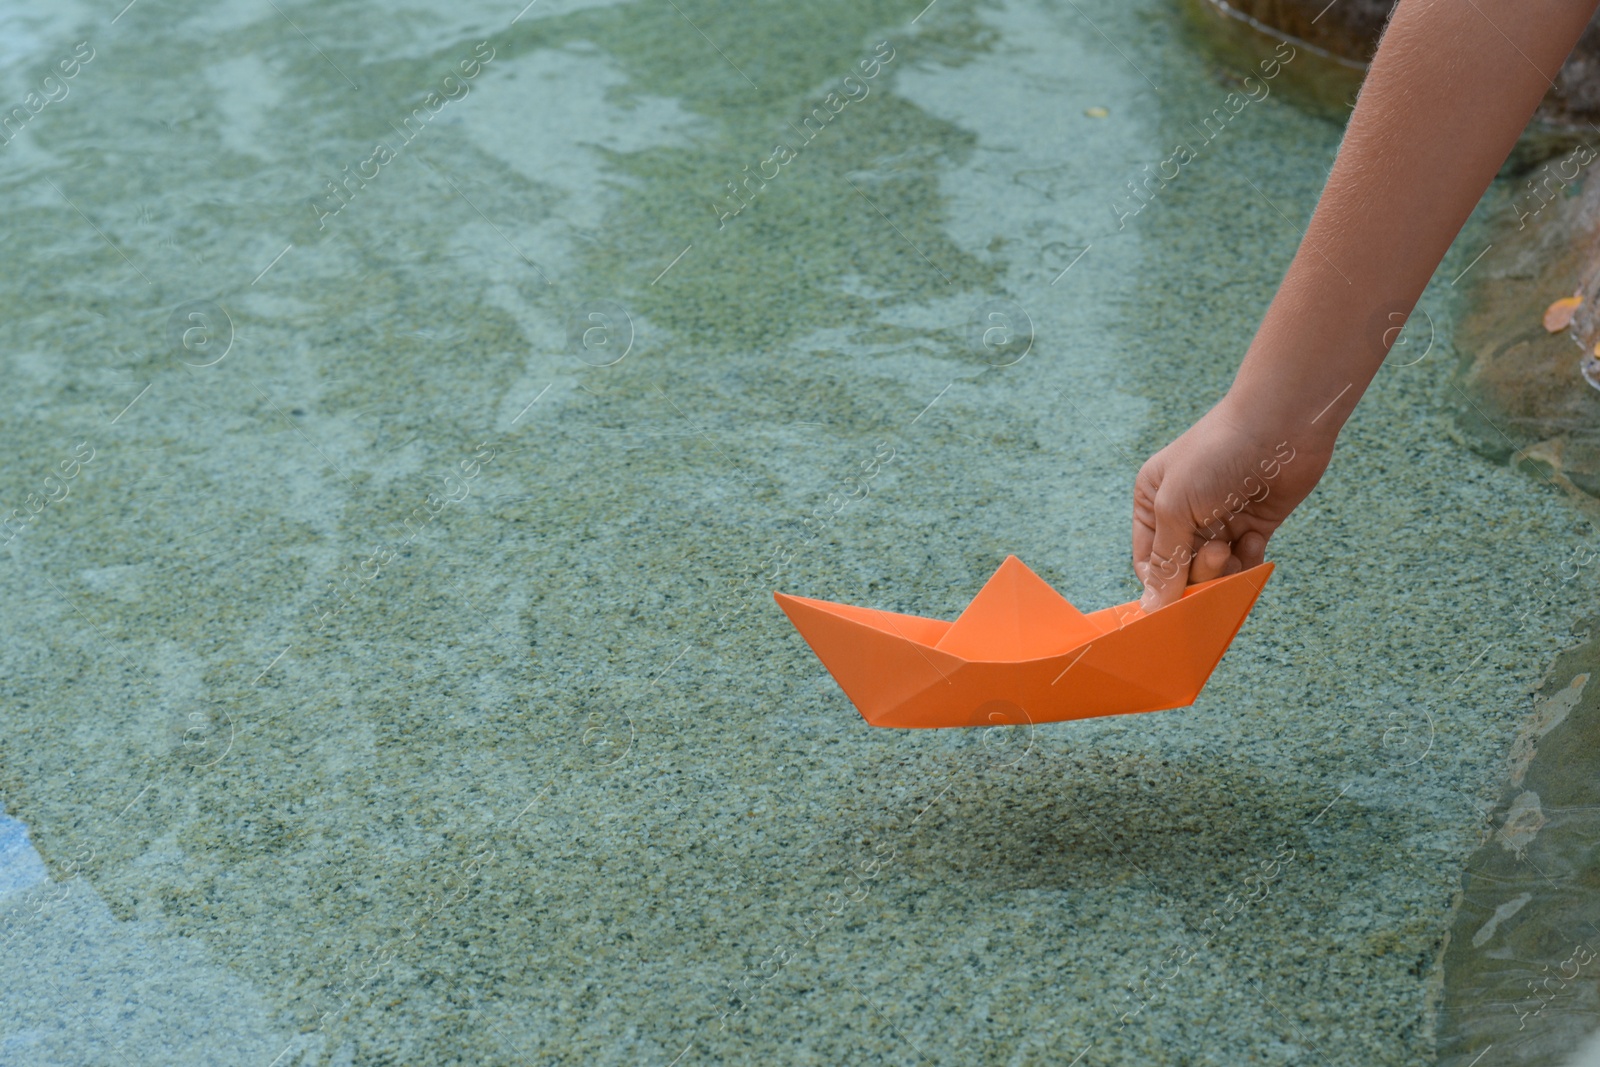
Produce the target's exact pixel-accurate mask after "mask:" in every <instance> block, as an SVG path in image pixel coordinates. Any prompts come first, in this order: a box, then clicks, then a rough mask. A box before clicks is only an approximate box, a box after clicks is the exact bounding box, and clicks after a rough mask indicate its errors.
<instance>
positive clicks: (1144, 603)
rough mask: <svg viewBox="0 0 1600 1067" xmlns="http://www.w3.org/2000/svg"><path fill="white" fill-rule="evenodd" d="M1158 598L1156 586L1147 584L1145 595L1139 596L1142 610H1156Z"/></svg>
mask: <svg viewBox="0 0 1600 1067" xmlns="http://www.w3.org/2000/svg"><path fill="white" fill-rule="evenodd" d="M1156 599H1157V597H1156V587H1155V586H1153V585H1149V584H1146V585H1145V587H1144V596H1142V597H1140V598H1139V610H1140V611H1154V610H1156Z"/></svg>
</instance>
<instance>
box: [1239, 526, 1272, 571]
mask: <svg viewBox="0 0 1600 1067" xmlns="http://www.w3.org/2000/svg"><path fill="white" fill-rule="evenodd" d="M1233 554H1234V556H1236V557H1237V558H1238V560H1239V563H1240V569H1241V570H1245V569H1249V568H1250V567H1255V566H1258V565H1260V564H1261V563H1262V562H1263V561H1265V559H1266V558H1267V535H1266V534H1264V533H1261V532H1259V531H1257V530H1249V531H1247V532H1245V533H1243V534H1241V535H1240V536H1239V539H1238V540H1237V541H1235V542H1234V543H1233Z"/></svg>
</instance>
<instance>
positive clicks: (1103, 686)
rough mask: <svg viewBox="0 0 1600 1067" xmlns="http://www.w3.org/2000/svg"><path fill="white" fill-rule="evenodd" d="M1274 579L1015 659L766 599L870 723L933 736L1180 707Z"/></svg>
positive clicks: (859, 614) (1236, 578)
mask: <svg viewBox="0 0 1600 1067" xmlns="http://www.w3.org/2000/svg"><path fill="white" fill-rule="evenodd" d="M1009 562H1012V561H1008V563H1009ZM1016 565H1017V566H1018V567H1021V564H1020V562H1017V563H1016ZM1024 570H1025V568H1024ZM1028 573H1029V575H1030V576H1031V572H1028ZM1271 573H1272V564H1270V563H1267V564H1262V565H1261V566H1258V567H1253V568H1251V569H1250V570H1247V571H1242V572H1240V573H1239V574H1234V575H1230V576H1228V577H1226V578H1218V579H1216V580H1214V581H1210V582H1204V583H1201V584H1199V585H1195V586H1191V587H1190V588H1189V589H1187V590H1185V592H1184V596H1183V598H1182V599H1181V600H1179V601H1178V602H1177V603H1175V604H1171V605H1169V606H1167V607H1165V608H1162V609H1161V610H1159V611H1156V612H1153V613H1151V614H1145V613H1144V612H1143V611H1141V610H1139V607H1138V604H1137V603H1136V602H1133V603H1129V604H1123V605H1119V606H1118V607H1115V608H1108V609H1106V610H1104V611H1098V612H1094V613H1093V614H1090V615H1087V616H1082V618H1084V619H1086V620H1087V621H1088V622H1089V623H1092V624H1093V626H1094V631H1095V632H1096V633H1097V636H1094V637H1092V638H1090V639H1089V640H1087V641H1084V642H1081V643H1079V644H1076V645H1075V646H1074V647H1071V648H1068V649H1064V650H1062V651H1060V652H1058V653H1056V654H1052V655H1047V656H1043V657H1038V658H1030V659H1021V660H998V659H996V660H974V659H968V658H964V657H962V656H958V655H954V654H952V653H950V652H948V651H943V650H941V649H939V648H936V647H934V646H935V645H936V644H938V643H939V641H940V639H941V638H942V637H943V636H944V634H946V633H947V632H948V631H949V630H950V628H951V627H952V625H954V624H952V623H949V622H945V621H943V620H940V619H925V618H921V617H919V616H915V615H899V614H895V613H893V612H887V611H877V610H875V609H872V608H860V607H853V606H850V605H845V604H834V603H831V602H829V601H825V600H811V599H808V598H805V597H796V596H788V595H786V594H783V593H776V594H774V596H775V597H776V599H777V601H778V604H779V605H780V606H781V607H782V608H783V610H784V613H785V614H787V615H788V617H789V620H790V621H791V622H792V623H794V626H795V629H797V630H799V631H800V634H801V636H802V637H804V638H805V640H806V643H807V644H809V645H810V646H811V649H812V651H813V652H815V653H816V655H817V658H818V659H820V660H821V661H822V663H823V665H824V666H826V667H827V669H828V672H829V673H830V674H832V675H833V678H834V680H835V681H836V682H838V683H839V688H841V689H843V690H844V692H845V695H846V696H848V697H849V698H850V701H851V703H853V704H854V705H855V706H856V709H857V710H858V711H860V712H861V715H862V717H863V718H865V719H866V720H867V722H869V723H871V724H872V725H873V726H887V727H900V728H913V729H935V728H940V727H952V726H995V725H1005V724H1023V723H1044V722H1061V721H1063V720H1067V719H1087V718H1093V717H1097V716H1104V715H1127V714H1132V713H1136V712H1144V711H1160V710H1163V709H1167V708H1179V707H1186V706H1188V705H1190V704H1192V703H1194V701H1195V698H1196V697H1198V696H1199V695H1200V690H1201V688H1202V687H1203V686H1204V685H1205V683H1206V680H1207V679H1208V678H1209V677H1210V676H1211V672H1212V671H1213V670H1215V668H1216V666H1217V663H1218V662H1219V661H1220V660H1221V659H1222V654H1223V653H1224V652H1225V651H1227V648H1228V645H1229V644H1230V643H1231V642H1232V641H1233V637H1234V635H1235V634H1236V633H1238V630H1239V627H1240V626H1241V625H1242V624H1243V623H1244V619H1245V616H1246V615H1248V614H1249V612H1250V609H1251V607H1252V606H1253V605H1254V604H1255V602H1256V598H1257V597H1258V596H1259V595H1260V593H1261V588H1262V586H1264V585H1265V584H1266V581H1267V578H1268V577H1269V576H1270V575H1271Z"/></svg>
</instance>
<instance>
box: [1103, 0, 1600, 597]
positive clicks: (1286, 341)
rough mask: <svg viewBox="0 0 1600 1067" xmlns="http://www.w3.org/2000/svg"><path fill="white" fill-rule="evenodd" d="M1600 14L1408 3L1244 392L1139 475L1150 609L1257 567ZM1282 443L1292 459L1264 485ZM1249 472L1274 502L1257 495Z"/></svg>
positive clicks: (1256, 346)
mask: <svg viewBox="0 0 1600 1067" xmlns="http://www.w3.org/2000/svg"><path fill="white" fill-rule="evenodd" d="M1596 6H1597V0H1401V2H1400V4H1399V6H1398V7H1397V8H1396V9H1395V12H1394V15H1393V17H1392V18H1391V19H1390V23H1389V27H1388V30H1387V31H1386V32H1385V34H1384V37H1383V41H1382V43H1381V45H1380V46H1379V48H1378V53H1377V55H1376V56H1375V57H1374V59H1373V62H1372V67H1371V70H1370V71H1369V72H1368V74H1367V79H1366V82H1365V84H1364V85H1363V86H1362V89H1361V95H1360V97H1359V99H1358V101H1357V104H1356V109H1355V113H1354V114H1353V115H1352V116H1351V117H1350V124H1349V128H1348V129H1347V130H1346V132H1345V136H1344V141H1343V143H1342V144H1341V145H1340V147H1339V153H1338V156H1337V158H1336V159H1335V161H1334V165H1333V170H1332V172H1331V173H1330V175H1329V177H1328V183H1327V186H1326V188H1325V189H1324V190H1323V194H1322V198H1321V200H1320V202H1319V203H1318V204H1317V209H1316V211H1315V213H1314V214H1313V215H1312V218H1311V225H1310V226H1309V227H1308V228H1307V230H1306V234H1305V237H1304V238H1303V239H1302V240H1301V243H1300V248H1299V251H1298V252H1296V254H1295V257H1294V261H1293V262H1292V263H1291V265H1290V267H1289V271H1288V273H1287V274H1286V275H1285V277H1284V280H1283V283H1282V285H1281V286H1280V287H1279V289H1278V293H1277V295H1276V296H1275V297H1274V298H1273V301H1272V304H1271V306H1270V307H1269V308H1268V310H1267V314H1266V316H1265V318H1264V319H1263V320H1262V323H1261V326H1260V328H1259V330H1258V331H1257V333H1256V336H1255V339H1254V340H1253V341H1252V342H1251V344H1250V347H1249V350H1248V351H1247V352H1246V354H1245V357H1244V360H1243V362H1242V363H1241V365H1240V367H1239V373H1238V375H1237V376H1236V377H1235V379H1234V383H1233V386H1232V388H1230V389H1229V391H1228V394H1227V395H1226V396H1225V397H1224V398H1223V399H1222V401H1221V402H1219V403H1218V404H1217V406H1216V407H1215V408H1213V409H1212V410H1211V411H1210V412H1208V413H1207V414H1206V415H1205V416H1203V417H1202V418H1201V419H1200V421H1199V422H1197V423H1196V424H1195V425H1194V426H1193V427H1191V428H1190V430H1188V431H1187V432H1185V433H1184V434H1183V436H1181V437H1179V438H1178V439H1177V440H1176V441H1174V442H1173V443H1172V444H1171V445H1168V446H1167V448H1165V449H1163V450H1162V451H1161V452H1159V453H1157V454H1156V455H1155V456H1153V457H1151V459H1150V460H1149V461H1148V462H1147V463H1146V464H1145V466H1144V468H1143V469H1142V470H1141V471H1140V472H1139V478H1138V483H1137V485H1136V487H1135V491H1134V536H1133V547H1134V567H1135V570H1136V572H1137V573H1138V574H1139V577H1140V579H1141V580H1143V581H1144V582H1145V583H1146V586H1147V590H1146V598H1145V603H1146V605H1147V607H1149V608H1153V607H1157V606H1161V605H1165V604H1168V603H1171V602H1172V601H1173V600H1176V599H1177V598H1178V597H1179V596H1180V595H1181V594H1182V591H1183V587H1184V585H1185V584H1186V583H1187V582H1193V581H1204V580H1206V579H1208V578H1213V577H1216V576H1217V575H1218V574H1224V573H1232V572H1233V571H1236V570H1239V569H1240V568H1241V567H1248V566H1253V565H1255V564H1256V563H1259V562H1261V559H1262V556H1263V553H1264V551H1265V548H1266V543H1267V540H1268V539H1269V538H1270V537H1271V536H1272V533H1273V532H1274V531H1275V530H1276V529H1277V527H1278V526H1279V524H1281V523H1282V522H1283V520H1284V519H1285V518H1287V517H1288V515H1289V513H1290V512H1291V511H1292V510H1293V509H1294V508H1295V507H1296V506H1297V505H1298V504H1299V503H1300V502H1301V501H1302V500H1304V499H1305V497H1306V496H1307V495H1309V493H1310V492H1311V490H1312V489H1313V488H1314V487H1315V485H1316V482H1317V480H1318V479H1319V478H1320V477H1321V475H1322V472H1323V471H1324V470H1325V469H1326V467H1327V464H1328V461H1329V460H1330V459H1331V458H1332V455H1333V445H1334V440H1335V438H1336V437H1337V436H1338V432H1339V429H1340V427H1342V426H1343V425H1344V422H1345V420H1346V419H1347V418H1349V416H1350V413H1351V411H1352V410H1353V409H1354V408H1355V405H1356V402H1357V401H1358V400H1359V399H1360V397H1361V394H1362V393H1363V392H1364V391H1365V390H1366V388H1367V386H1368V384H1369V383H1370V382H1371V381H1372V378H1373V376H1374V375H1375V374H1377V372H1378V368H1379V366H1381V364H1382V362H1383V358H1384V356H1385V354H1386V352H1387V347H1386V346H1387V343H1392V342H1393V340H1394V337H1395V331H1394V330H1393V329H1392V328H1391V327H1392V326H1393V325H1395V324H1398V323H1400V322H1402V321H1404V318H1403V317H1404V316H1405V315H1409V314H1410V312H1411V310H1412V308H1413V307H1414V306H1415V305H1416V302H1417V299H1418V297H1420V296H1421V294H1422V290H1423V288H1424V287H1425V286H1426V285H1427V284H1428V280H1429V278H1430V277H1431V276H1432V275H1433V272H1434V270H1435V269H1437V267H1438V265H1439V261H1440V260H1441V259H1443V258H1444V254H1445V251H1446V250H1447V249H1448V248H1449V247H1450V243H1451V241H1453V240H1454V239H1455V236H1456V234H1457V233H1458V232H1459V231H1460V229H1461V226H1462V224H1463V223H1465V222H1466V219H1467V216H1468V215H1470V214H1471V212H1472V209H1473V207H1474V206H1476V204H1477V202H1478V200H1479V198H1480V197H1482V195H1483V192H1484V190H1485V189H1486V188H1487V187H1488V185H1489V182H1490V181H1491V180H1492V179H1493V178H1494V175H1495V173H1496V172H1497V171H1498V170H1499V168H1500V165H1501V164H1502V163H1504V162H1505V159H1506V157H1507V156H1508V155H1509V154H1510V152H1511V149H1512V147H1513V145H1515V143H1516V140H1517V137H1518V135H1519V134H1520V133H1521V132H1522V129H1523V127H1524V126H1525V125H1526V124H1527V122H1528V119H1529V118H1530V117H1531V116H1532V114H1533V111H1534V108H1535V107H1537V106H1538V103H1539V100H1540V99H1541V97H1542V96H1543V95H1544V93H1545V91H1546V90H1547V89H1548V88H1549V87H1550V85H1551V81H1552V79H1553V78H1554V77H1555V75H1556V73H1557V72H1558V71H1559V70H1560V68H1561V64H1562V62H1563V61H1564V60H1565V59H1566V57H1567V54H1568V53H1569V52H1570V51H1571V50H1572V46H1573V45H1574V44H1575V43H1576V42H1577V40H1578V36H1579V35H1580V34H1581V33H1582V32H1583V29H1584V26H1585V25H1587V23H1588V21H1589V19H1590V17H1591V16H1592V15H1593V14H1594V11H1595V8H1596ZM1280 442H1289V448H1290V451H1292V452H1293V454H1294V457H1295V458H1294V460H1293V461H1292V462H1290V463H1288V464H1280V465H1278V466H1277V467H1276V470H1277V473H1275V474H1274V475H1273V477H1272V478H1271V479H1268V480H1266V481H1264V480H1263V473H1264V471H1265V470H1267V469H1269V468H1266V467H1263V466H1262V464H1263V462H1264V461H1274V457H1275V456H1276V457H1277V458H1278V459H1280V460H1281V456H1282V452H1281V450H1278V446H1279V443H1280ZM1246 479H1254V481H1253V483H1252V484H1253V485H1255V486H1258V487H1261V488H1264V489H1265V490H1267V491H1266V492H1265V495H1262V496H1260V499H1255V497H1256V495H1257V493H1256V491H1253V490H1252V489H1251V488H1250V486H1248V485H1246V484H1245V480H1246ZM1268 481H1270V484H1267V482H1268ZM1240 502H1243V503H1244V505H1245V506H1244V507H1242V508H1240V509H1238V510H1235V505H1237V504H1238V503H1240ZM1208 522H1209V523H1210V526H1209V529H1208V528H1207V525H1206V524H1207V523H1208Z"/></svg>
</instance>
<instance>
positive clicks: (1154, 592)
mask: <svg viewBox="0 0 1600 1067" xmlns="http://www.w3.org/2000/svg"><path fill="white" fill-rule="evenodd" d="M1155 519H1156V521H1155V532H1154V536H1153V537H1152V538H1151V545H1150V557H1149V563H1148V565H1147V569H1146V571H1145V577H1144V596H1143V597H1141V598H1140V599H1139V607H1140V608H1142V609H1143V610H1145V611H1155V610H1156V609H1157V608H1162V607H1166V606H1167V605H1168V604H1171V603H1172V602H1173V601H1175V600H1177V599H1178V598H1179V597H1180V596H1182V595H1183V587H1184V586H1185V585H1188V584H1189V565H1190V564H1191V563H1193V562H1194V548H1193V545H1194V539H1195V534H1194V520H1193V519H1191V518H1190V517H1189V514H1188V512H1187V510H1183V509H1174V508H1172V507H1170V506H1168V507H1163V506H1162V503H1161V501H1160V500H1157V501H1156V506H1155Z"/></svg>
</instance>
